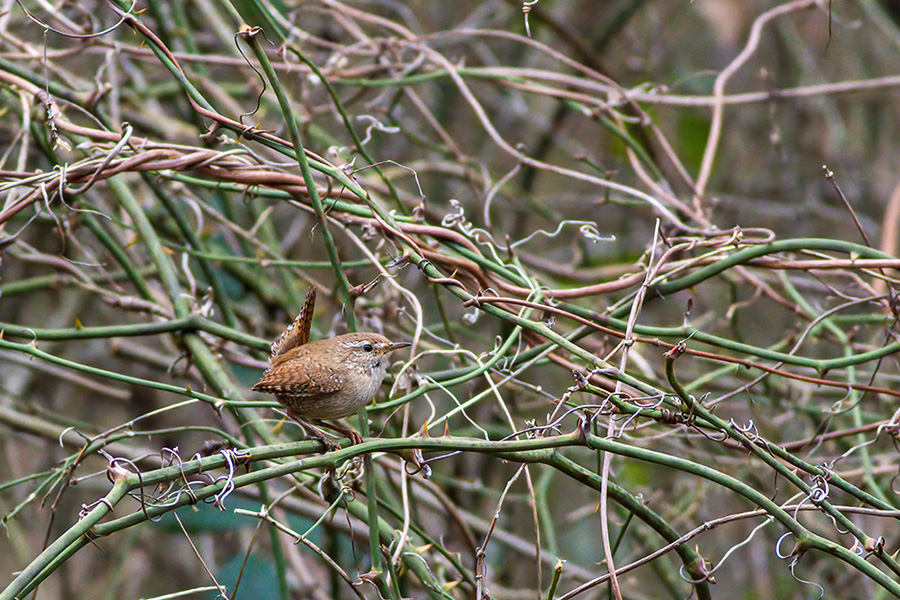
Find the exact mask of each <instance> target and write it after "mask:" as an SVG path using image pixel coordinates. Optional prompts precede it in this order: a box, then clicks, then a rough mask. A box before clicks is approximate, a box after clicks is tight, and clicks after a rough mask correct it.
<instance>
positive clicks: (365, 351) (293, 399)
mask: <svg viewBox="0 0 900 600" xmlns="http://www.w3.org/2000/svg"><path fill="white" fill-rule="evenodd" d="M315 304H316V291H315V289H314V288H310V290H309V291H308V292H307V293H306V302H305V303H304V305H303V309H302V310H301V311H300V314H299V315H297V318H296V319H295V320H294V322H293V323H291V324H290V325H289V326H288V327H287V329H285V330H284V333H282V334H281V335H280V336H279V337H278V339H276V340H275V341H274V342H273V343H272V350H271V354H270V356H269V369H268V370H267V371H266V372H265V373H264V374H263V376H262V378H261V379H260V380H259V382H257V384H256V385H254V386H253V387H252V388H251V389H252V390H254V391H257V392H264V393H267V394H274V395H275V398H276V399H277V400H278V402H280V403H281V405H282V406H284V408H285V409H287V414H288V416H290V417H291V418H292V419H294V420H295V421H297V422H298V423H299V424H300V425H301V426H303V427H304V428H305V429H306V430H307V431H309V432H310V434H311V435H313V436H314V437H315V438H317V439H318V440H319V441H321V442H322V443H323V444H325V445H326V446H327V447H335V444H334V442H332V441H331V440H330V439H329V438H327V437H326V436H325V433H324V432H322V431H321V430H319V429H318V428H316V427H314V426H313V423H315V424H316V425H321V426H325V427H328V428H330V429H333V430H335V431H337V432H339V433H341V434H343V435H346V436H348V437H349V438H350V439H351V441H352V442H353V443H359V442H361V441H362V437H361V436H360V435H359V434H358V433H356V432H355V431H352V430H350V429H347V428H345V427H341V426H338V425H334V424H329V423H324V422H323V421H322V419H339V418H341V417H346V416H349V415H352V414H354V413H356V412H357V411H358V410H359V409H360V408H362V407H363V406H365V405H366V404H368V403H369V402H370V401H371V400H372V398H374V397H375V394H376V393H377V392H378V389H379V388H380V387H381V382H382V381H383V380H384V375H385V373H386V372H387V368H388V364H389V356H390V354H391V352H393V351H394V350H398V349H400V348H405V347H407V346H409V345H410V344H407V343H406V342H391V341H390V340H388V339H387V338H386V337H384V336H383V335H380V334H378V333H347V334H344V335H339V336H336V337H333V338H330V339H327V340H318V341H315V342H310V341H309V330H310V325H311V323H312V313H313V309H314V308H315Z"/></svg>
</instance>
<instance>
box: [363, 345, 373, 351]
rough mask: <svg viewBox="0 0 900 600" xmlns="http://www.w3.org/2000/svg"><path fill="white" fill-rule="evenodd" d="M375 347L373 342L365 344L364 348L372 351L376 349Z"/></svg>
mask: <svg viewBox="0 0 900 600" xmlns="http://www.w3.org/2000/svg"><path fill="white" fill-rule="evenodd" d="M374 349H375V348H374V347H372V344H366V345H364V346H363V350H365V351H366V352H371V351H372V350H374Z"/></svg>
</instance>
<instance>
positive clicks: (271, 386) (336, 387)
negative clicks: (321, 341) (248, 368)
mask: <svg viewBox="0 0 900 600" xmlns="http://www.w3.org/2000/svg"><path fill="white" fill-rule="evenodd" d="M305 350H306V348H303V347H298V348H294V349H293V350H291V351H289V352H288V353H286V354H283V355H281V356H279V358H278V360H276V364H275V365H274V366H273V367H272V368H271V369H269V370H268V371H266V372H265V373H264V374H263V376H262V378H261V379H260V380H259V381H258V382H257V383H256V385H254V386H253V387H252V388H251V389H252V390H254V391H256V392H263V393H265V394H276V395H280V394H290V395H293V396H301V397H302V396H308V397H318V396H325V395H328V394H334V393H336V392H339V391H340V390H341V389H342V388H343V387H344V384H345V383H346V381H347V379H346V376H345V374H344V373H342V372H339V371H337V370H335V369H334V368H332V367H330V366H328V365H323V364H320V363H315V364H314V363H313V362H312V361H310V360H309V356H308V353H307V352H306V351H305ZM311 373H312V374H314V375H313V376H312V377H311V376H310V374H311Z"/></svg>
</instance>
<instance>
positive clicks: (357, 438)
mask: <svg viewBox="0 0 900 600" xmlns="http://www.w3.org/2000/svg"><path fill="white" fill-rule="evenodd" d="M313 423H315V424H316V425H319V426H321V427H327V428H328V429H332V430H334V431H337V432H338V433H340V434H341V435H346V436H347V437H348V438H350V445H351V446H355V445H356V444H362V443H363V439H362V436H361V435H359V434H358V433H357V432H355V431H353V430H352V429H347V428H346V427H343V426H341V425H335V424H334V423H326V422H325V421H322V420H321V419H314V420H313Z"/></svg>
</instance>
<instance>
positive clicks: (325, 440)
mask: <svg viewBox="0 0 900 600" xmlns="http://www.w3.org/2000/svg"><path fill="white" fill-rule="evenodd" d="M294 420H295V421H296V422H297V424H298V425H300V427H302V428H303V431H305V432H306V433H307V437H311V438H313V439H316V440H318V441H320V442H322V445H323V446H325V452H331V451H332V450H339V449H340V447H341V446H340V445H339V444H338V443H337V442H335V441H334V440H333V439H331V437H329V435H328V434H327V433H325V432H324V431H322V430H321V429H319V428H318V427H316V426H315V425H313V424H312V423H310V422H309V421H304V420H303V419H298V418H296V417H294ZM316 422H317V423H319V424H320V425H321V424H323V423H322V422H321V421H316Z"/></svg>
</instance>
